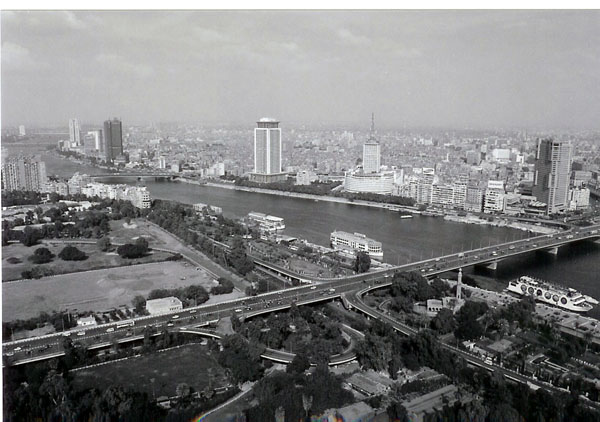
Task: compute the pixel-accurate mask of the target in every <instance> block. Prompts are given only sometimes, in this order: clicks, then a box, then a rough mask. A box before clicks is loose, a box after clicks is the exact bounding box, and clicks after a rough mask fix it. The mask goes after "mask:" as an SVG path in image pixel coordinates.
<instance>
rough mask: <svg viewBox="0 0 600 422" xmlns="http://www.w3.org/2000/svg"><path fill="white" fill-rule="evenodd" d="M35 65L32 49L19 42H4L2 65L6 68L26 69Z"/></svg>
mask: <svg viewBox="0 0 600 422" xmlns="http://www.w3.org/2000/svg"><path fill="white" fill-rule="evenodd" d="M33 66H35V61H34V60H33V58H32V57H31V53H30V51H29V50H28V49H27V48H25V47H22V46H20V45H18V44H14V43H12V42H9V41H6V42H3V43H2V67H3V68H4V69H19V70H22V69H26V68H30V67H33Z"/></svg>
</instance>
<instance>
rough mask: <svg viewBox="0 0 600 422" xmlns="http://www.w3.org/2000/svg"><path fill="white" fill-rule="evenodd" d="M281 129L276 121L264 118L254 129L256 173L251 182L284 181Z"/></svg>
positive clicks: (251, 177)
mask: <svg viewBox="0 0 600 422" xmlns="http://www.w3.org/2000/svg"><path fill="white" fill-rule="evenodd" d="M281 153H282V144H281V128H280V127H279V122H278V121H277V120H276V119H272V118H269V117H263V118H262V119H260V120H259V121H258V122H256V127H255V128H254V172H252V173H250V180H251V181H253V182H258V183H272V182H280V181H284V180H286V178H287V174H286V173H283V172H282V171H281Z"/></svg>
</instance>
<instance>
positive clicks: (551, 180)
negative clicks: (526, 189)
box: [533, 139, 572, 214]
mask: <svg viewBox="0 0 600 422" xmlns="http://www.w3.org/2000/svg"><path fill="white" fill-rule="evenodd" d="M571 154H572V145H571V143H570V142H564V141H556V140H553V139H538V142H537V152H536V156H535V176H534V181H533V195H534V196H535V197H536V198H537V200H538V201H540V202H544V203H545V204H546V214H556V213H562V212H564V211H566V209H567V208H568V195H569V179H570V173H571Z"/></svg>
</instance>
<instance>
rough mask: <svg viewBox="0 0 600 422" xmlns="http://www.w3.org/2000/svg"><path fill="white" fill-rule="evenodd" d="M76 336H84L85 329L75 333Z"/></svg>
mask: <svg viewBox="0 0 600 422" xmlns="http://www.w3.org/2000/svg"><path fill="white" fill-rule="evenodd" d="M77 335H78V336H85V331H80V332H78V333H77Z"/></svg>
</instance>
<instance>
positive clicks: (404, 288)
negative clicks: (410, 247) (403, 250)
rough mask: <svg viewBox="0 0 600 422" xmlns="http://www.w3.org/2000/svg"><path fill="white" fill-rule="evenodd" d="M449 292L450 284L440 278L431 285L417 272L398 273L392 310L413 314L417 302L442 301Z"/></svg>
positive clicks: (394, 284) (393, 286)
mask: <svg viewBox="0 0 600 422" xmlns="http://www.w3.org/2000/svg"><path fill="white" fill-rule="evenodd" d="M449 291H450V288H449V286H448V284H447V283H446V282H444V281H443V280H441V279H439V278H436V279H435V280H433V281H432V282H431V284H430V283H429V282H428V281H427V278H426V277H424V276H422V275H421V274H420V273H418V272H416V271H411V272H401V273H396V274H394V278H393V279H392V287H391V294H392V301H391V303H390V309H392V310H394V311H402V312H407V313H411V312H412V310H413V304H414V303H415V302H422V301H425V300H427V299H440V298H442V297H444V296H446V295H448V294H449Z"/></svg>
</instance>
